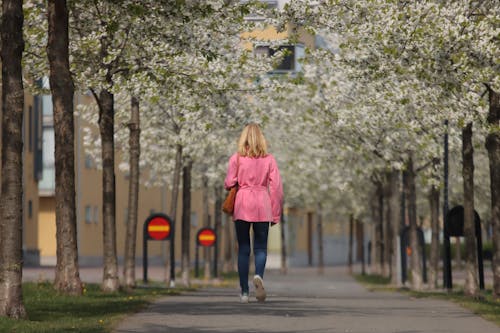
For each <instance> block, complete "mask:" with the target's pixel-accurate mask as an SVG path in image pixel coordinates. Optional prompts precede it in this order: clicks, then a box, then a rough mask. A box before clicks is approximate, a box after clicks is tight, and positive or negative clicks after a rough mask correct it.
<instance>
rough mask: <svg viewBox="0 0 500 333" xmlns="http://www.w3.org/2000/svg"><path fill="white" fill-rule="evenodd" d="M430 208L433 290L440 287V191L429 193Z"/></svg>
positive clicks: (430, 281) (431, 284) (434, 189)
mask: <svg viewBox="0 0 500 333" xmlns="http://www.w3.org/2000/svg"><path fill="white" fill-rule="evenodd" d="M429 206H430V211H431V230H432V239H431V253H430V265H429V286H430V288H432V289H435V288H437V287H438V273H439V189H438V188H437V187H436V186H432V187H431V191H430V193H429Z"/></svg>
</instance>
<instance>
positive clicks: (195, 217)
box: [191, 212, 198, 227]
mask: <svg viewBox="0 0 500 333" xmlns="http://www.w3.org/2000/svg"><path fill="white" fill-rule="evenodd" d="M191 226H192V227H197V226H198V215H197V214H196V212H192V213H191Z"/></svg>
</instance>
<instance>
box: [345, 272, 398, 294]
mask: <svg viewBox="0 0 500 333" xmlns="http://www.w3.org/2000/svg"><path fill="white" fill-rule="evenodd" d="M354 278H355V279H356V281H358V282H359V283H361V284H363V285H364V286H365V287H366V288H367V289H368V290H370V291H374V290H394V288H391V287H390V285H389V283H390V282H391V279H390V278H388V277H385V276H381V275H367V274H365V275H362V274H355V275H354Z"/></svg>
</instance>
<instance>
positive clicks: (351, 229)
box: [347, 214, 354, 274]
mask: <svg viewBox="0 0 500 333" xmlns="http://www.w3.org/2000/svg"><path fill="white" fill-rule="evenodd" d="M353 238H354V215H352V214H350V215H349V249H348V251H347V269H348V272H349V274H352V261H353V260H352V247H353V242H354V239H353Z"/></svg>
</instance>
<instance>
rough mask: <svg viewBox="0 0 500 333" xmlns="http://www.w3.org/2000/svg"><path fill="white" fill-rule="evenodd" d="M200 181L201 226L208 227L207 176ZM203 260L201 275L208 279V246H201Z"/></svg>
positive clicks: (209, 276) (209, 261) (209, 273)
mask: <svg viewBox="0 0 500 333" xmlns="http://www.w3.org/2000/svg"><path fill="white" fill-rule="evenodd" d="M202 183H203V193H202V197H203V199H202V200H203V226H204V227H210V214H209V207H208V177H207V176H206V175H203V176H202ZM203 261H204V272H203V276H204V278H205V279H206V280H209V279H210V278H211V277H212V276H211V272H210V263H211V260H210V248H209V247H204V248H203Z"/></svg>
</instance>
